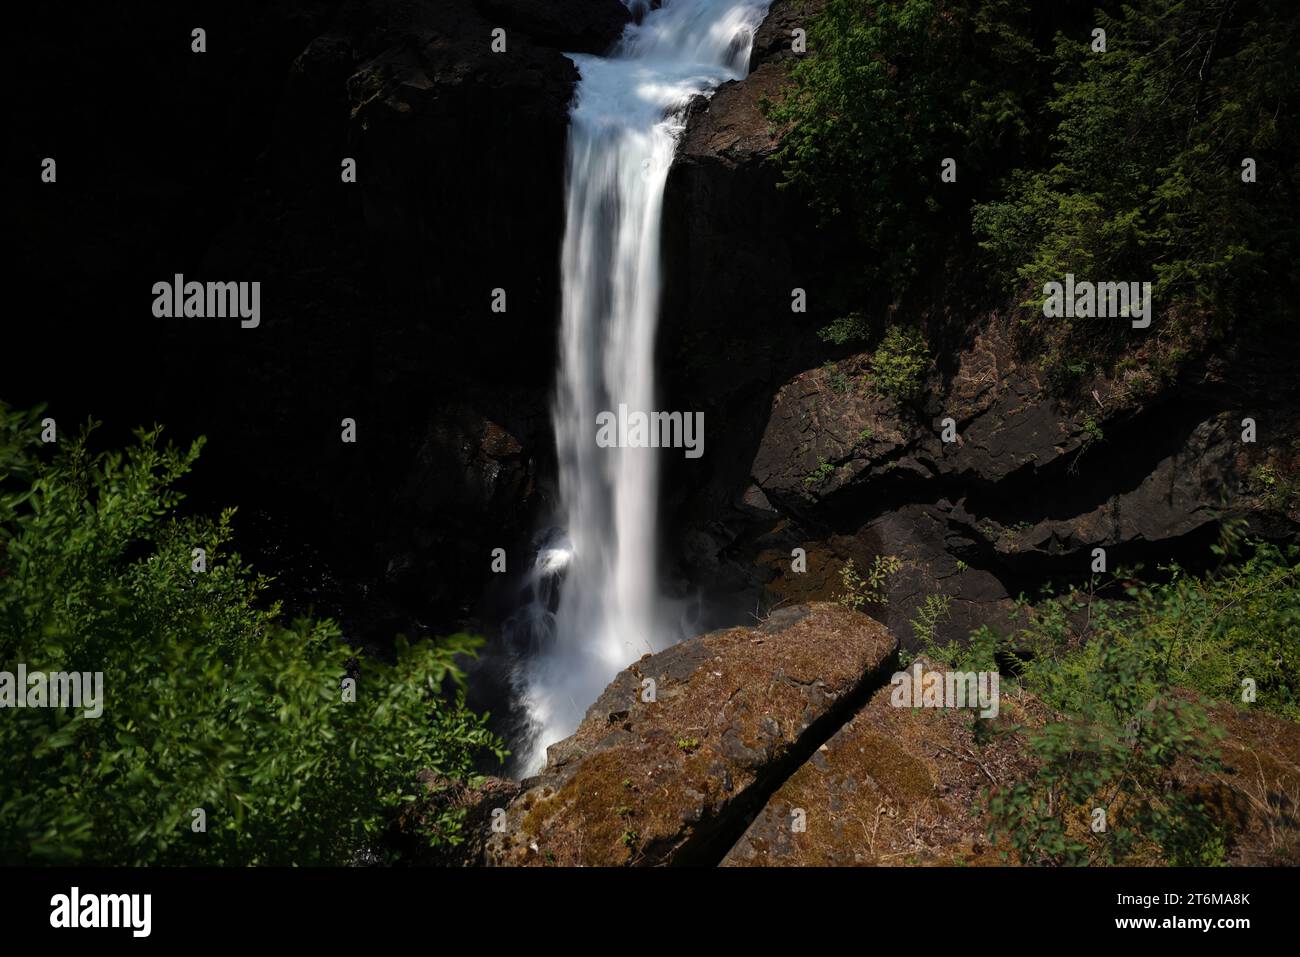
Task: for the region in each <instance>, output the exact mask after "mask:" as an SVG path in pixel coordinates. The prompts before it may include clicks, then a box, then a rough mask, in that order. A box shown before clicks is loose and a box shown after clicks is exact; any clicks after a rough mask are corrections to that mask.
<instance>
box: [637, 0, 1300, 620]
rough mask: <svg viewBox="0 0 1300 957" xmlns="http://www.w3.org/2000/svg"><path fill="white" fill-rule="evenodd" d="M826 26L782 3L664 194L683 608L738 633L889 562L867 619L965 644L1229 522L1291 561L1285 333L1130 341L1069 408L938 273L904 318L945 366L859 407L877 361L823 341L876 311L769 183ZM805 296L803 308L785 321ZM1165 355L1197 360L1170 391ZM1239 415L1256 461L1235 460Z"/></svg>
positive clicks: (1241, 450)
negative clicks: (685, 427) (777, 103)
mask: <svg viewBox="0 0 1300 957" xmlns="http://www.w3.org/2000/svg"><path fill="white" fill-rule="evenodd" d="M816 8H817V5H816V4H813V5H800V4H797V3H793V2H790V0H776V2H775V3H774V4H773V6H772V9H771V12H770V13H769V16H768V18H767V20H766V22H765V23H764V24H763V27H762V29H761V30H760V31H759V34H758V36H757V37H756V39H755V44H754V52H753V63H752V72H751V73H750V75H749V77H748V78H747V79H745V80H743V81H741V82H737V83H730V84H727V85H725V86H723V87H722V88H721V89H720V90H719V91H718V92H717V94H716V95H715V96H714V97H712V98H711V99H708V100H705V99H703V98H701V100H700V101H699V102H698V103H697V104H695V106H694V107H693V109H692V111H691V115H690V119H689V123H688V126H687V130H686V133H685V135H684V137H683V140H682V143H681V146H680V149H679V153H678V157H677V160H676V163H675V164H674V166H673V169H672V171H671V173H670V175H669V178H668V187H667V195H666V198H665V211H664V221H665V227H664V232H665V238H664V254H665V271H666V284H665V290H666V292H665V303H664V315H663V325H662V332H661V341H660V355H661V367H662V369H663V377H664V382H665V386H664V388H665V392H666V396H667V400H666V401H668V403H669V407H670V408H681V409H693V410H694V409H700V410H703V411H704V412H705V422H706V429H705V434H706V448H707V450H708V451H707V453H706V455H705V456H704V458H703V459H701V460H699V461H698V462H694V463H687V462H674V461H672V460H671V459H670V460H668V464H667V466H666V467H667V468H668V469H669V470H670V477H669V479H668V480H667V481H666V483H665V485H666V487H667V488H669V489H672V490H673V492H672V494H673V496H674V497H673V499H672V501H671V502H670V503H669V504H670V506H671V509H672V514H673V515H674V516H675V521H674V530H675V532H676V535H675V538H674V545H675V552H674V558H675V560H676V563H677V564H676V568H677V570H678V573H679V575H680V579H679V584H680V587H682V588H688V587H694V586H701V585H702V587H703V588H704V589H705V591H706V594H708V595H709V596H710V599H711V600H709V601H706V605H707V606H708V607H711V608H712V609H713V610H714V612H715V614H716V615H717V618H716V619H715V621H716V622H718V623H722V622H727V621H737V620H740V619H741V618H742V617H743V616H744V615H745V614H747V613H748V612H752V611H753V610H754V609H755V608H756V607H758V608H761V607H763V606H765V605H767V604H772V603H780V602H783V601H806V600H813V599H826V598H830V597H832V596H834V595H835V594H836V593H838V591H839V590H840V581H839V570H840V569H841V568H842V567H843V565H844V563H845V562H846V561H847V560H849V559H853V560H854V561H855V563H856V565H857V567H858V568H859V569H862V568H864V567H866V566H868V565H870V563H871V562H872V560H873V559H874V558H875V557H876V556H878V555H892V556H895V557H896V558H898V559H900V560H901V562H902V568H901V569H900V571H899V573H897V574H896V575H894V576H893V577H892V578H891V580H890V585H889V587H888V589H887V597H888V599H889V601H888V604H886V605H883V606H881V607H877V608H875V609H873V613H874V614H877V615H879V616H880V617H881V618H882V620H884V621H885V622H886V623H887V624H888V625H890V627H892V628H894V629H895V630H897V632H898V634H899V636H900V638H901V640H902V641H903V642H904V644H908V643H910V642H911V641H912V637H913V636H912V633H911V632H912V629H911V627H910V625H909V621H910V619H911V617H912V616H913V613H914V611H915V609H916V607H917V606H918V605H919V604H920V603H921V602H922V601H924V599H925V598H926V596H927V595H930V594H936V593H939V592H943V593H944V594H947V595H949V596H950V597H951V599H952V603H951V605H950V610H949V616H948V618H947V619H946V620H945V621H943V622H942V623H941V624H940V628H939V634H940V637H941V638H942V639H943V640H947V639H949V638H957V639H963V638H964V637H965V636H966V635H967V633H968V632H969V630H970V629H971V628H972V627H973V626H975V625H978V624H981V623H993V624H999V625H1000V624H1004V623H1005V618H1006V615H1007V613H1008V612H1009V611H1010V610H1011V606H1012V599H1013V598H1015V597H1016V596H1017V595H1018V594H1020V593H1021V592H1022V591H1023V592H1026V593H1029V594H1035V593H1036V592H1037V590H1038V588H1039V587H1040V586H1041V585H1043V584H1045V583H1046V582H1048V581H1049V580H1058V581H1059V580H1070V579H1074V580H1079V579H1081V578H1083V577H1086V574H1087V572H1088V569H1089V562H1090V558H1091V553H1092V549H1094V548H1097V547H1101V548H1105V549H1106V550H1107V552H1108V561H1109V563H1110V566H1109V567H1111V568H1114V567H1115V565H1116V563H1120V562H1122V563H1132V562H1147V563H1149V564H1155V563H1159V562H1164V561H1168V560H1170V559H1171V558H1177V559H1178V560H1180V561H1182V562H1184V563H1187V564H1191V565H1193V566H1194V565H1195V564H1196V563H1197V562H1200V561H1202V560H1204V559H1206V558H1207V557H1208V555H1209V545H1210V544H1211V542H1212V540H1213V535H1214V527H1215V523H1216V522H1217V521H1218V519H1219V518H1221V517H1225V516H1236V517H1241V518H1245V519H1247V520H1248V521H1249V522H1250V524H1251V527H1252V529H1253V530H1254V531H1255V532H1257V533H1260V534H1264V535H1266V536H1268V537H1272V538H1277V539H1288V540H1294V539H1295V537H1296V535H1297V532H1298V531H1300V514H1297V513H1296V512H1295V511H1294V507H1292V508H1291V510H1290V511H1289V512H1288V511H1287V508H1286V507H1285V506H1284V505H1282V504H1280V503H1278V502H1277V501H1275V500H1272V499H1270V497H1269V496H1268V495H1267V490H1266V489H1264V488H1262V487H1261V486H1260V484H1259V483H1258V482H1257V481H1254V480H1253V479H1252V475H1254V474H1257V470H1258V469H1259V468H1260V467H1268V468H1281V469H1282V470H1284V471H1287V470H1289V469H1291V468H1293V467H1294V465H1295V463H1296V458H1297V454H1298V450H1297V448H1296V446H1295V443H1294V441H1293V439H1292V437H1293V436H1294V434H1295V430H1296V426H1297V423H1298V422H1300V390H1298V389H1297V387H1296V384H1295V383H1294V381H1293V380H1292V377H1291V376H1290V374H1289V372H1288V370H1287V365H1288V361H1287V360H1286V359H1285V358H1284V354H1285V353H1287V352H1290V351H1292V350H1294V348H1295V346H1296V342H1295V341H1294V336H1292V339H1293V341H1292V342H1290V343H1289V344H1284V343H1274V344H1272V345H1271V346H1270V345H1266V344H1264V343H1250V342H1247V343H1240V344H1238V345H1236V346H1235V347H1234V348H1233V349H1230V350H1212V349H1208V348H1206V347H1204V346H1202V345H1200V344H1199V343H1197V342H1191V343H1182V342H1180V343H1175V344H1173V345H1170V344H1167V343H1162V342H1161V341H1160V339H1159V337H1152V338H1151V339H1150V340H1136V344H1135V346H1134V349H1133V353H1132V355H1131V356H1130V357H1129V360H1128V361H1127V362H1126V363H1123V364H1121V365H1120V366H1118V367H1116V368H1113V369H1109V370H1100V369H1098V370H1095V371H1094V372H1093V373H1090V377H1088V381H1086V382H1084V383H1082V384H1080V385H1079V386H1077V387H1076V388H1074V389H1073V390H1071V391H1070V392H1068V393H1063V392H1062V391H1061V390H1059V389H1055V388H1053V387H1052V385H1051V383H1049V382H1047V381H1046V380H1045V378H1044V377H1043V376H1042V374H1041V373H1040V372H1039V371H1038V367H1037V362H1036V359H1035V357H1034V356H1027V355H1025V354H1024V350H1023V349H1021V348H1020V347H1019V346H1018V343H1017V331H1016V327H1015V321H1014V309H1013V306H1012V304H1011V303H1007V304H1005V305H1001V306H999V305H988V304H984V305H980V304H976V303H969V302H965V301H963V293H962V291H961V290H959V289H954V288H952V287H951V286H950V285H949V284H947V283H945V277H944V274H943V272H942V270H941V269H939V270H936V271H935V273H934V274H933V275H932V276H931V277H930V279H929V285H930V288H931V292H930V297H931V301H930V302H929V303H927V304H922V305H920V306H918V307H917V308H915V309H914V315H911V316H910V317H908V321H912V322H915V323H917V324H918V325H920V326H921V328H923V329H924V331H925V333H926V336H927V338H928V339H929V341H930V343H931V346H932V351H933V353H934V357H935V363H934V366H933V368H932V370H931V372H930V374H929V376H928V378H927V380H926V382H925V398H924V399H923V400H922V401H921V402H920V403H918V404H917V405H916V406H915V407H913V406H907V407H900V406H899V405H898V404H896V403H895V402H893V401H892V400H889V399H884V398H881V397H880V396H879V395H877V394H876V393H875V392H874V391H873V390H872V389H871V387H870V383H871V370H870V365H869V359H870V352H854V351H853V347H852V346H845V347H834V346H830V345H828V344H826V343H824V342H822V341H821V340H820V339H819V338H818V337H817V335H816V331H817V329H818V328H820V327H822V326H824V325H826V324H827V323H829V322H830V321H831V320H832V319H834V318H836V317H838V316H842V315H844V314H846V313H848V312H849V311H851V310H854V309H858V308H860V307H861V305H862V304H863V302H864V301H867V300H868V298H869V295H870V290H863V289H860V288H855V286H854V285H853V279H852V277H853V276H854V275H855V274H856V272H857V270H855V268H854V265H853V263H854V257H855V255H856V253H855V248H856V247H855V246H854V244H853V242H852V241H851V239H850V238H849V237H847V236H845V235H842V234H839V233H837V232H836V231H835V228H834V226H833V225H832V226H828V225H826V224H819V223H818V222H817V221H816V220H815V219H814V218H813V216H812V215H811V214H810V213H809V212H808V210H807V208H806V205H805V204H804V203H802V202H801V201H800V198H799V197H798V196H797V195H796V194H795V193H794V192H793V191H787V190H784V189H781V188H779V186H778V184H779V181H780V173H779V169H778V167H777V164H776V163H774V162H773V161H772V154H773V152H774V150H775V148H776V145H777V141H776V134H775V132H774V131H773V130H772V129H771V128H770V125H769V124H768V122H767V120H766V118H765V117H764V115H763V113H762V109H761V103H762V101H763V100H764V99H772V98H774V97H776V96H779V91H780V89H781V87H782V86H783V84H784V83H785V82H786V77H787V75H788V69H789V66H790V63H791V61H792V59H793V57H794V54H793V53H792V52H791V50H790V37H791V31H793V30H794V29H795V28H796V27H798V26H799V25H800V24H801V23H803V22H806V19H807V18H808V17H809V16H810V15H811V13H812V12H815V9H816ZM795 288H801V289H804V290H805V292H806V293H807V297H808V310H807V312H806V313H793V312H792V310H791V296H792V290H793V289H795ZM866 345H867V343H863V344H862V345H860V346H858V348H859V349H861V348H863V347H864V346H866ZM1274 347H1276V348H1274ZM1171 350H1178V351H1181V352H1182V353H1185V354H1188V355H1190V356H1191V357H1192V358H1191V360H1190V361H1187V362H1184V363H1183V364H1182V365H1181V366H1180V367H1179V369H1178V371H1177V372H1176V373H1171V372H1170V371H1169V368H1170V363H1169V362H1168V361H1167V360H1168V357H1169V354H1170V351H1171ZM720 357H725V359H722V360H721V361H720ZM946 418H951V419H952V420H953V422H954V424H955V427H956V433H957V434H956V437H955V440H954V441H952V442H945V441H943V440H942V437H941V431H942V422H943V420H944V419H946ZM1245 418H1253V419H1254V420H1255V421H1256V423H1257V425H1258V429H1259V436H1258V440H1257V441H1256V442H1255V443H1250V444H1248V443H1243V442H1242V441H1241V430H1242V426H1241V423H1242V420H1243V419H1245ZM795 548H802V549H804V550H805V552H806V554H807V565H808V570H807V571H806V572H803V573H799V572H796V571H794V570H792V567H791V561H792V558H791V552H792V550H793V549H795ZM688 583H689V584H688Z"/></svg>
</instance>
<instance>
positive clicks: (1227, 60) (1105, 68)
mask: <svg viewBox="0 0 1300 957" xmlns="http://www.w3.org/2000/svg"><path fill="white" fill-rule="evenodd" d="M1291 7H1292V5H1291V4H1289V3H1286V2H1283V0H1257V2H1252V3H1237V4H1230V3H1223V2H1194V3H1187V2H1183V0H1143V2H1139V3H1134V4H1131V5H1124V6H1122V7H1120V8H1119V11H1118V13H1117V15H1115V16H1110V15H1107V14H1106V12H1105V11H1104V10H1101V11H1098V25H1099V26H1101V27H1102V28H1104V29H1105V31H1106V37H1107V47H1106V52H1105V53H1095V52H1093V51H1092V50H1091V49H1090V43H1091V37H1090V36H1089V35H1087V34H1083V33H1079V34H1076V35H1070V36H1067V35H1064V34H1059V35H1058V36H1057V38H1056V49H1055V52H1054V55H1053V62H1054V65H1055V73H1056V94H1055V96H1054V97H1053V98H1052V99H1051V101H1050V103H1049V109H1048V112H1047V113H1046V114H1045V117H1046V118H1047V121H1048V124H1049V129H1048V132H1050V138H1051V141H1052V144H1053V149H1052V154H1051V157H1050V159H1049V161H1048V162H1046V163H1044V164H1043V166H1042V167H1041V168H1038V169H1021V170H1018V171H1016V172H1015V174H1014V175H1013V176H1012V177H1011V178H1010V180H1009V184H1008V187H1007V189H1006V191H1005V193H1004V196H1003V197H1002V198H1001V199H999V200H997V201H994V202H989V203H985V204H983V205H981V206H980V207H979V208H977V209H976V211H975V215H974V223H975V226H976V228H977V230H978V231H979V232H980V233H981V235H982V236H983V245H984V246H985V248H986V249H988V250H990V251H992V252H993V253H994V254H995V259H996V261H997V262H998V263H999V264H1000V266H1001V268H1002V269H1003V270H1004V274H1005V275H1006V277H1007V279H1008V280H1010V281H1012V282H1015V283H1017V284H1018V285H1020V286H1021V288H1024V287H1025V286H1028V287H1031V288H1033V289H1034V290H1035V295H1038V294H1040V293H1041V290H1042V285H1043V283H1044V282H1046V281H1048V280H1061V279H1063V277H1064V275H1065V273H1067V272H1073V273H1075V274H1076V275H1079V276H1081V277H1101V278H1107V279H1123V278H1127V279H1132V280H1151V281H1153V282H1154V290H1153V294H1154V298H1155V300H1156V302H1157V303H1158V304H1160V305H1168V304H1173V303H1178V302H1185V301H1195V302H1197V303H1198V304H1202V305H1210V306H1212V307H1213V308H1214V309H1215V311H1216V312H1217V313H1219V314H1221V315H1223V316H1227V315H1229V314H1231V313H1232V312H1233V311H1234V309H1235V308H1237V307H1240V306H1241V305H1243V304H1244V303H1245V302H1247V301H1249V299H1250V297H1251V296H1252V294H1253V293H1254V292H1256V291H1257V290H1258V289H1259V288H1261V286H1260V285H1259V283H1258V281H1259V280H1260V279H1263V278H1264V277H1265V276H1266V275H1269V274H1270V272H1271V271H1272V270H1278V271H1277V272H1276V273H1274V275H1275V277H1281V276H1283V275H1290V277H1291V280H1292V281H1294V280H1295V278H1296V272H1295V254H1296V252H1297V248H1296V246H1297V230H1296V224H1295V217H1294V216H1293V215H1291V214H1289V213H1286V212H1284V210H1285V209H1287V208H1289V207H1290V206H1292V205H1294V197H1293V196H1289V195H1288V191H1289V187H1288V186H1287V180H1288V178H1289V179H1290V180H1291V182H1292V183H1294V180H1295V175H1296V172H1297V170H1296V168H1295V163H1296V160H1297V155H1296V146H1297V142H1296V138H1295V133H1294V131H1293V130H1289V129H1288V128H1287V127H1288V126H1289V125H1290V124H1288V121H1287V119H1285V117H1294V116H1295V108H1296V105H1297V92H1296V87H1297V84H1296V66H1295V64H1296V62H1297V59H1298V58H1300V22H1298V21H1297V18H1296V17H1295V16H1294V15H1293V10H1292V8H1291ZM1188 64H1192V66H1191V67H1189V66H1188ZM1246 157H1254V158H1255V159H1256V160H1257V161H1258V163H1259V164H1260V170H1259V178H1258V182H1256V183H1253V184H1246V183H1243V182H1242V179H1241V173H1242V161H1243V159H1244V158H1246ZM1288 163H1289V164H1291V167H1290V168H1289V169H1288V168H1287V165H1286V164H1288ZM1111 325H1112V326H1115V325H1116V324H1113V323H1112V324H1111ZM1120 327H1122V325H1121V326H1120Z"/></svg>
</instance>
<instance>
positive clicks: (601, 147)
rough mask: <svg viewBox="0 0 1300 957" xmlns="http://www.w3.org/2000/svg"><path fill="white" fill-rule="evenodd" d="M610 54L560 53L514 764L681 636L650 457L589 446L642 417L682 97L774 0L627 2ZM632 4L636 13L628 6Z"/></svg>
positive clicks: (718, 76)
mask: <svg viewBox="0 0 1300 957" xmlns="http://www.w3.org/2000/svg"><path fill="white" fill-rule="evenodd" d="M624 2H625V3H626V4H627V5H628V6H629V8H631V9H632V10H633V12H634V13H635V14H637V15H638V16H641V21H640V23H638V24H634V25H630V26H629V27H628V28H627V30H626V31H625V32H624V34H623V37H622V39H621V41H620V42H619V44H618V46H617V47H616V48H615V50H614V51H613V52H612V53H611V54H610V55H609V56H608V57H595V56H584V55H571V58H572V59H573V61H574V62H575V63H576V64H577V66H578V70H579V73H580V74H581V79H580V81H579V83H578V86H577V91H576V93H575V96H574V102H573V105H572V107H571V127H570V132H569V156H568V182H567V186H566V188H567V217H568V218H567V224H566V228H565V236H564V250H563V258H562V261H561V269H562V276H561V278H562V296H563V313H562V327H561V335H560V367H559V377H558V388H557V394H556V399H555V407H554V425H555V439H556V448H557V452H558V459H559V471H560V497H561V504H562V514H561V516H560V521H561V522H562V526H563V527H562V528H554V529H549V530H547V532H546V533H544V534H543V536H542V538H541V539H540V541H539V543H538V548H537V557H536V559H535V562H534V565H533V568H532V569H531V570H530V572H529V575H528V578H527V580H526V582H525V587H526V593H525V603H524V605H523V607H521V609H520V611H519V613H518V614H517V615H516V616H515V618H514V619H513V620H512V622H510V623H508V628H509V629H510V630H512V631H513V640H514V642H515V644H516V647H517V648H519V649H520V651H521V654H522V657H521V664H520V667H519V669H518V671H517V673H516V675H515V685H516V691H517V693H518V694H519V696H520V698H521V700H522V703H523V705H524V707H525V709H526V710H527V713H528V721H529V724H530V728H529V730H528V733H527V734H526V735H525V737H526V740H525V741H523V742H516V744H515V746H516V751H517V765H516V769H517V770H518V771H520V772H521V773H531V772H533V771H536V770H537V769H538V768H539V767H540V766H541V765H542V763H543V762H544V760H545V754H546V747H547V746H548V745H550V744H552V743H554V742H555V741H557V740H559V739H560V738H562V737H564V736H565V735H567V734H570V733H572V731H573V730H574V729H575V728H576V727H577V725H578V722H579V721H580V720H581V718H582V715H583V712H584V711H585V709H586V708H587V706H588V705H590V704H591V702H592V701H594V700H595V698H596V696H597V695H599V694H600V692H601V691H602V690H603V689H604V687H605V685H606V684H608V683H609V681H610V679H611V678H613V676H614V675H615V674H616V673H617V672H618V671H619V670H620V669H621V668H624V667H626V666H627V665H628V664H630V663H631V662H632V661H634V660H635V659H636V658H638V657H640V656H641V655H642V654H644V653H645V652H647V651H657V650H659V649H660V648H662V647H664V646H666V645H667V644H669V643H671V642H672V641H673V640H675V638H676V637H678V635H677V634H676V630H675V628H674V627H673V625H672V623H671V622H668V621H666V620H665V618H666V617H667V616H666V615H665V614H664V613H663V611H662V602H661V600H660V595H659V592H658V588H657V583H656V573H655V562H656V554H655V552H656V538H655V530H656V526H657V519H656V514H655V513H656V500H657V496H658V486H657V478H658V462H657V460H656V456H657V455H661V454H665V452H664V450H662V449H650V448H600V447H598V446H597V443H596V416H597V414H598V413H600V412H603V411H610V412H613V411H615V410H617V409H618V408H619V406H620V405H624V404H625V405H626V406H627V408H628V409H629V410H633V411H641V412H651V411H653V410H654V401H655V376H654V346H655V325H656V321H657V318H658V310H659V284H660V275H659V265H660V263H659V227H660V214H661V210H662V205H663V193H664V183H665V181H666V179H667V176H668V168H669V166H670V164H671V163H672V158H673V152H674V149H675V147H676V142H677V137H678V136H679V135H680V133H681V132H682V130H683V128H684V113H685V109H686V106H687V105H688V104H689V102H690V100H691V99H692V98H693V97H695V96H697V95H699V94H701V93H709V92H711V91H712V90H713V89H715V88H716V87H717V86H718V85H719V84H721V83H723V82H725V81H727V80H730V79H739V78H741V77H743V76H744V75H745V73H746V72H747V70H748V67H749V51H750V46H751V44H752V42H753V35H754V31H755V30H756V29H757V27H758V25H759V24H760V23H761V22H762V19H763V17H764V16H765V15H766V13H767V8H768V6H769V4H770V2H771V0H663V4H662V6H661V7H660V8H658V9H655V10H650V11H649V12H646V8H647V7H648V6H649V4H648V3H647V2H646V0H624ZM638 8H640V9H638Z"/></svg>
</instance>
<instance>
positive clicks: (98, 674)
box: [0, 665, 104, 718]
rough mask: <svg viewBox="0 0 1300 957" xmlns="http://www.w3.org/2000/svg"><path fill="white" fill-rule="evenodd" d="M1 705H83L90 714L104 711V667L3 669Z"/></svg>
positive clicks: (74, 706) (21, 667)
mask: <svg viewBox="0 0 1300 957" xmlns="http://www.w3.org/2000/svg"><path fill="white" fill-rule="evenodd" d="M0 708H82V709H84V712H83V713H84V715H85V717H87V718H98V717H99V716H100V715H102V714H103V713H104V673H103V672H102V671H94V672H91V671H49V672H46V671H32V672H28V670H27V666H26V665H19V666H18V670H17V672H13V671H0Z"/></svg>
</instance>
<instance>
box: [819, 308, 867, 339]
mask: <svg viewBox="0 0 1300 957" xmlns="http://www.w3.org/2000/svg"><path fill="white" fill-rule="evenodd" d="M870 331H871V330H870V328H869V327H868V326H867V320H866V317H864V316H863V315H862V313H860V312H851V313H849V314H848V315H847V316H840V317H839V318H838V319H835V320H833V321H832V322H831V323H830V325H827V326H823V327H822V328H820V329H818V330H817V338H819V339H821V341H822V342H829V343H831V344H832V345H837V346H842V345H844V344H845V343H846V342H853V341H855V340H857V339H865V338H867V335H868V333H869V332H870Z"/></svg>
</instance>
